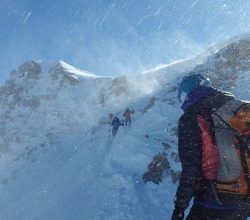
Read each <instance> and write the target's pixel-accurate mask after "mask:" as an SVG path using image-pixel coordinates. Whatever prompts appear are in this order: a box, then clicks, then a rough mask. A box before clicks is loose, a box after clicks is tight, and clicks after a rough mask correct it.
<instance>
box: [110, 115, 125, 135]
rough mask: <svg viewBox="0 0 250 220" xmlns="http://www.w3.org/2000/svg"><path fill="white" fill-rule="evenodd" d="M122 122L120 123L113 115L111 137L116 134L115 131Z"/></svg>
mask: <svg viewBox="0 0 250 220" xmlns="http://www.w3.org/2000/svg"><path fill="white" fill-rule="evenodd" d="M123 125H124V124H123V123H121V121H120V119H119V118H118V117H115V118H114V119H113V121H112V122H111V126H112V127H113V128H112V139H113V138H114V137H115V136H116V134H117V131H118V129H119V127H120V126H123Z"/></svg>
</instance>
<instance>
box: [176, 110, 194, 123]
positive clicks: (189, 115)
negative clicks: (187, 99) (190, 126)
mask: <svg viewBox="0 0 250 220" xmlns="http://www.w3.org/2000/svg"><path fill="white" fill-rule="evenodd" d="M196 118H197V114H195V113H194V112H193V111H186V112H184V113H183V114H182V115H181V116H180V118H179V125H181V124H184V123H186V122H191V121H193V120H196Z"/></svg>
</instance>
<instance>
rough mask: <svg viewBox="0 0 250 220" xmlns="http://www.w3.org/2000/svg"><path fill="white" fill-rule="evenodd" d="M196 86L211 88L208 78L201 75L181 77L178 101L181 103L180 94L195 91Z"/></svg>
mask: <svg viewBox="0 0 250 220" xmlns="http://www.w3.org/2000/svg"><path fill="white" fill-rule="evenodd" d="M198 86H211V82H210V80H209V78H208V77H206V76H204V75H201V74H193V75H190V76H185V77H183V79H182V81H181V84H180V86H179V89H178V99H179V101H181V94H182V93H183V92H185V93H189V92H191V91H193V90H195V89H196V88H197V87H198Z"/></svg>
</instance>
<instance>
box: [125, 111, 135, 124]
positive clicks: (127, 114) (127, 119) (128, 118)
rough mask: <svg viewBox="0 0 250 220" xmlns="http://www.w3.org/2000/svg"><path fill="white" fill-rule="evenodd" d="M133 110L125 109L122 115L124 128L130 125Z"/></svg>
mask: <svg viewBox="0 0 250 220" xmlns="http://www.w3.org/2000/svg"><path fill="white" fill-rule="evenodd" d="M134 112H135V111H134V109H133V110H132V111H130V109H129V108H126V110H125V112H124V113H123V117H124V118H125V126H126V127H129V126H130V125H131V115H132V114H134Z"/></svg>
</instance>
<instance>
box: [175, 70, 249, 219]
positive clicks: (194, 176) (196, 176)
mask: <svg viewBox="0 0 250 220" xmlns="http://www.w3.org/2000/svg"><path fill="white" fill-rule="evenodd" d="M183 92H185V93H186V94H187V96H186V98H185V101H184V103H183V104H182V109H183V111H184V114H183V115H182V116H181V117H180V119H179V123H178V152H179V157H180V161H181V165H182V173H181V178H180V181H179V186H178V189H177V192H176V196H175V200H174V203H175V209H174V211H173V214H172V218H171V219H172V220H182V219H184V212H185V210H186V209H187V207H188V206H189V203H190V201H191V199H192V198H194V203H193V205H192V207H191V210H190V213H189V215H188V216H187V218H186V219H188V220H196V219H197V220H216V219H217V220H229V219H231V220H245V219H247V216H248V213H249V206H250V203H249V196H248V199H243V198H242V197H241V196H238V195H233V194H230V195H229V194H223V193H218V194H217V193H216V192H215V188H214V187H213V185H211V183H210V182H209V181H208V180H207V179H206V178H205V177H204V174H203V172H202V169H201V161H202V157H203V154H202V153H203V152H202V137H201V136H202V132H201V129H200V127H199V124H198V122H197V115H202V116H203V117H204V118H205V119H206V120H207V121H209V123H211V124H212V123H213V121H212V118H211V114H212V112H213V111H215V110H216V109H218V108H219V107H220V106H222V105H224V104H225V103H227V102H229V101H231V100H234V96H233V95H232V94H230V93H226V92H221V91H218V90H217V89H215V88H213V87H211V84H210V80H209V79H208V78H207V77H205V76H203V75H200V74H195V75H190V76H188V77H185V78H184V79H183V80H182V83H181V84H180V87H179V93H178V97H179V99H180V98H181V94H182V93H183ZM218 195H219V199H220V201H218V198H217V196H218Z"/></svg>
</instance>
